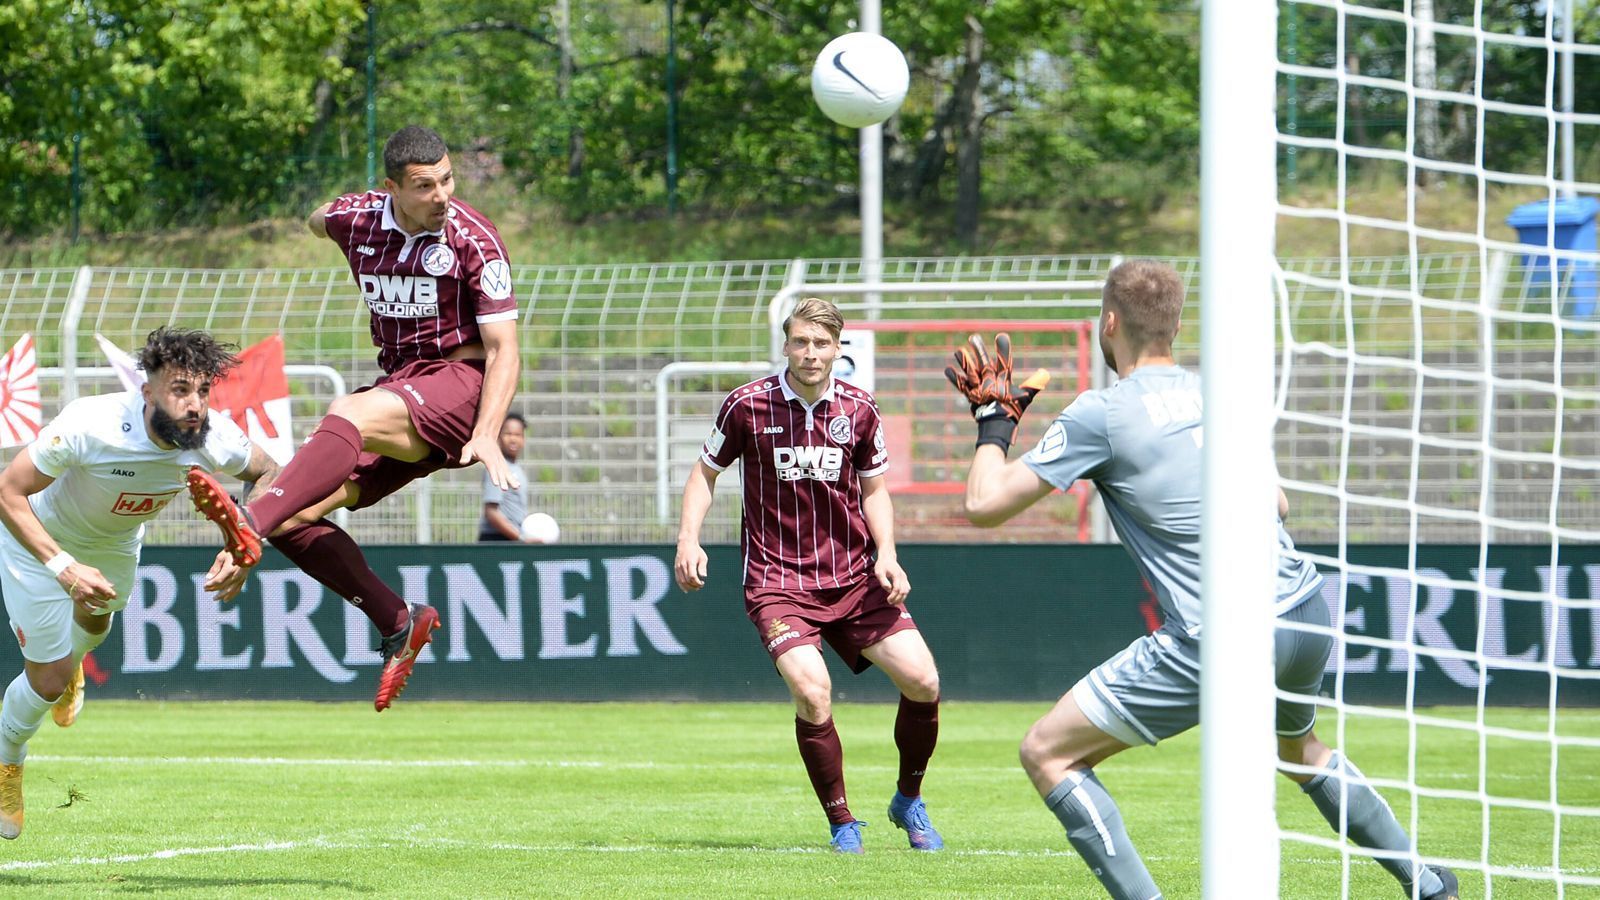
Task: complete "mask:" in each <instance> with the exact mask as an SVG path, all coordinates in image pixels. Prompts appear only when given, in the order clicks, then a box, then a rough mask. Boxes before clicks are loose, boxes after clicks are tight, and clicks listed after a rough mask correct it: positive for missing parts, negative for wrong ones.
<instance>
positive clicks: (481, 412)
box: [461, 319, 522, 491]
mask: <svg viewBox="0 0 1600 900" xmlns="http://www.w3.org/2000/svg"><path fill="white" fill-rule="evenodd" d="M478 333H479V335H480V336H481V337H482V338H483V350H484V364H483V396H482V397H481V398H479V400H478V421H477V422H476V423H474V424H473V426H472V437H471V438H469V439H468V440H467V443H466V446H464V447H462V448H461V463H462V464H463V465H465V464H467V463H470V462H472V461H473V460H478V461H480V462H482V463H483V467H484V468H485V469H487V470H488V472H489V480H490V481H492V482H494V483H495V486H496V487H498V488H500V490H502V491H506V490H516V489H517V488H519V487H522V482H521V481H520V480H519V479H518V478H517V476H516V474H515V473H514V472H512V471H511V466H510V464H509V463H507V462H506V458H505V455H504V454H502V453H501V452H500V441H499V436H500V426H501V425H502V424H503V423H504V422H505V420H506V410H507V409H510V408H511V398H512V397H513V396H515V395H516V393H517V379H518V378H519V377H521V375H522V357H521V355H520V353H519V352H518V350H517V322H516V320H515V319H508V320H505V321H502V322H483V323H481V324H480V325H479V326H478Z"/></svg>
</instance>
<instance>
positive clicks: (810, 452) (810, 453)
mask: <svg viewBox="0 0 1600 900" xmlns="http://www.w3.org/2000/svg"><path fill="white" fill-rule="evenodd" d="M772 464H773V466H774V467H775V468H776V469H777V470H778V480H779V481H799V480H800V479H802V478H814V479H816V480H818V481H838V480H839V469H840V468H841V467H843V466H844V451H843V450H841V449H839V448H838V447H773V448H772Z"/></svg>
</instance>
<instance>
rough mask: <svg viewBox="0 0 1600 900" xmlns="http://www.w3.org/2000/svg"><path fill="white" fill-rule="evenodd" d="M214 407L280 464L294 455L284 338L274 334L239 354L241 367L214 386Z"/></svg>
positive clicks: (212, 406) (212, 391) (212, 399)
mask: <svg viewBox="0 0 1600 900" xmlns="http://www.w3.org/2000/svg"><path fill="white" fill-rule="evenodd" d="M211 408H212V409H214V410H216V411H218V412H220V413H222V414H223V415H226V416H228V417H229V418H231V419H233V421H234V423H235V424H237V425H238V426H239V427H240V428H241V429H243V430H244V433H245V434H248V435H250V438H251V440H253V441H255V442H256V443H257V444H260V445H261V449H263V450H265V451H267V453H268V454H269V455H270V456H272V458H273V459H276V460H277V461H278V462H280V463H286V462H288V461H289V457H290V456H292V455H293V454H294V436H293V435H292V434H291V430H290V425H291V420H290V417H289V378H288V376H286V375H284V374H283V336H282V335H276V334H275V335H273V336H272V337H269V338H267V339H266V340H264V341H262V342H261V343H259V344H256V345H255V346H253V347H248V348H246V349H245V350H243V351H242V352H241V353H240V354H239V366H238V368H235V369H234V370H233V371H231V372H229V373H228V374H227V375H225V376H223V377H222V378H219V379H217V380H216V381H214V382H212V384H211Z"/></svg>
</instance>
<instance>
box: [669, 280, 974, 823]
mask: <svg viewBox="0 0 1600 900" xmlns="http://www.w3.org/2000/svg"><path fill="white" fill-rule="evenodd" d="M843 327H844V319H843V318H842V317H841V316H840V315H839V310H838V309H837V308H836V307H835V306H834V305H833V304H832V303H829V302H828V301H826V300H819V299H816V298H814V297H813V298H807V299H805V300H802V301H800V303H799V304H798V305H797V306H796V307H795V309H794V312H793V313H792V314H791V315H790V316H789V318H788V319H786V320H784V323H783V334H784V347H783V349H784V355H785V356H786V357H788V360H789V364H788V367H787V369H786V370H785V371H784V372H782V373H780V374H778V375H773V376H770V377H768V378H763V379H761V380H759V381H754V382H751V383H750V384H747V385H745V386H744V387H741V388H739V389H738V390H736V391H734V392H733V393H731V394H729V395H728V398H727V400H725V401H723V404H722V411H721V413H719V414H718V416H717V422H716V426H715V427H714V428H713V429H712V430H711V437H710V438H708V439H707V440H706V445H705V450H704V452H703V453H702V454H701V457H700V460H699V461H698V462H696V463H695V467H694V471H692V472H691V473H690V474H689V483H688V484H687V485H685V487H684V489H683V520H682V522H681V523H680V525H679V528H678V555H677V560H676V562H675V564H674V569H675V574H676V576H677V581H678V586H679V587H681V588H683V589H684V590H685V591H696V590H699V589H700V588H701V587H702V586H703V585H704V584H705V579H706V552H705V550H704V549H703V548H702V547H701V546H700V525H701V523H702V522H703V521H705V516H706V511H707V510H708V509H710V508H711V496H712V491H713V490H714V489H715V486H716V483H717V475H718V474H719V473H721V472H723V471H724V470H726V469H727V468H728V466H730V465H732V464H733V463H734V461H735V460H738V461H739V462H740V464H741V467H742V468H741V472H742V477H743V480H744V523H743V528H742V529H741V541H740V543H741V544H742V545H743V550H744V560H745V569H744V592H745V593H744V597H745V601H744V602H745V613H746V614H747V615H748V616H749V617H750V622H751V624H753V625H755V627H756V632H757V633H758V634H759V635H760V636H761V640H762V642H763V643H764V644H765V645H766V648H767V653H768V654H770V655H771V656H772V660H773V664H774V665H775V666H776V667H777V669H778V674H779V675H781V676H783V680H784V683H785V684H787V685H788V686H789V693H790V694H792V695H793V697H794V705H795V713H796V715H795V721H794V728H795V739H796V740H797V741H798V742H799V744H800V758H801V759H802V760H803V761H804V762H805V766H806V772H807V774H809V775H810V776H811V786H812V787H813V788H814V789H815V790H816V792H817V799H818V800H819V801H820V802H821V803H822V809H823V811H824V812H825V813H827V816H828V822H829V825H830V826H831V828H832V831H833V837H832V839H831V841H830V843H831V844H832V845H833V847H834V849H835V850H838V851H840V852H843V853H861V852H863V850H862V846H861V826H862V824H864V823H862V822H859V821H857V820H856V818H855V817H854V816H852V815H851V814H850V807H849V805H848V804H847V803H846V802H845V790H844V751H843V749H842V748H841V747H840V745H839V733H838V732H837V731H835V730H834V727H833V711H832V707H831V704H832V694H833V683H832V681H831V680H830V678H829V676H828V667H827V664H826V663H824V662H823V659H822V646H821V645H822V642H823V641H824V640H826V641H827V642H828V645H829V646H831V647H833V649H834V650H835V652H837V653H838V654H839V656H840V658H842V659H843V660H844V662H845V664H846V665H848V666H849V667H850V669H851V671H852V672H854V673H857V674H860V673H861V672H863V671H865V670H866V669H867V667H868V666H870V665H873V664H874V663H876V664H877V666H878V667H879V668H881V669H883V670H884V671H885V672H887V673H888V675H889V678H890V680H891V681H893V682H894V684H895V686H896V687H898V688H899V689H900V694H901V697H900V713H899V717H898V718H897V719H896V720H895V725H894V741H895V745H896V746H897V747H898V748H899V749H900V778H899V782H898V784H897V785H896V787H897V790H896V792H895V795H894V799H893V800H891V801H890V803H889V820H890V821H891V822H893V823H894V824H895V825H897V826H899V827H900V828H903V829H905V830H906V833H907V835H908V836H909V837H910V840H911V847H912V848H913V849H916V850H938V849H941V848H942V847H943V846H944V842H943V840H942V839H941V838H940V837H939V832H937V831H935V830H934V828H933V825H932V824H931V823H930V822H929V821H928V811H927V808H926V807H925V806H924V805H923V802H922V796H921V794H922V775H923V772H924V771H925V770H926V769H927V767H928V760H929V759H930V758H931V757H932V756H933V748H934V744H935V743H936V742H937V741H938V737H939V672H938V670H937V669H936V668H935V667H934V664H933V654H932V653H930V652H928V645H927V644H926V643H924V642H923V640H922V635H921V633H919V632H918V631H917V626H916V623H915V622H913V621H912V619H911V613H909V612H907V611H906V610H905V607H904V603H905V598H906V595H907V594H908V593H910V592H911V582H910V581H909V580H907V578H906V573H905V570H904V569H901V568H900V563H899V562H897V561H896V559H895V546H894V507H893V506H892V504H891V503H890V500H889V488H888V485H887V484H886V483H885V482H884V477H883V475H884V472H886V471H888V469H889V452H888V450H887V449H886V446H885V443H884V438H883V426H882V424H881V422H880V421H879V418H878V407H877V406H876V405H875V404H874V403H873V402H872V395H870V394H868V393H867V392H866V391H863V390H861V389H859V388H856V387H852V386H851V385H848V384H845V383H844V382H841V381H837V380H835V379H834V378H833V376H832V372H833V361H834V359H835V357H837V356H838V355H839V332H840V330H841V329H842V328H843Z"/></svg>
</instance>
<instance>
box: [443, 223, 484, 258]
mask: <svg viewBox="0 0 1600 900" xmlns="http://www.w3.org/2000/svg"><path fill="white" fill-rule="evenodd" d="M450 224H451V225H452V226H454V227H455V230H456V233H457V234H459V235H460V236H461V238H462V240H464V241H466V242H467V243H469V244H471V245H472V249H474V250H476V251H478V259H479V260H480V261H482V262H483V264H484V265H488V264H489V254H487V253H484V252H483V244H481V243H479V242H478V240H477V239H476V238H474V237H473V236H472V234H471V233H470V232H468V231H467V226H465V225H462V224H461V223H460V222H453V221H452V222H450Z"/></svg>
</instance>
